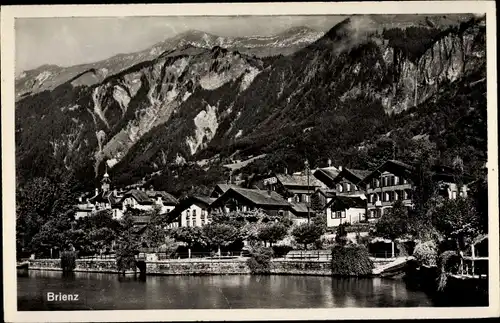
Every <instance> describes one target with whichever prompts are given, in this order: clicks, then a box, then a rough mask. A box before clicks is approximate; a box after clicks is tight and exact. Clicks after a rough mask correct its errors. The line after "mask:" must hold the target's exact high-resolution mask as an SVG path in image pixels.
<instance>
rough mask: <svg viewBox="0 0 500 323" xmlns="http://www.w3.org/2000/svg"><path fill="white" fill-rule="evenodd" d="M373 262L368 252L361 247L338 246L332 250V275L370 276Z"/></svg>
mask: <svg viewBox="0 0 500 323" xmlns="http://www.w3.org/2000/svg"><path fill="white" fill-rule="evenodd" d="M372 269H373V262H372V261H371V259H370V254H369V253H368V250H367V249H366V248H365V247H363V246H359V245H347V246H336V247H334V248H333V249H332V275H334V276H336V275H339V276H365V275H370V274H371V273H372Z"/></svg>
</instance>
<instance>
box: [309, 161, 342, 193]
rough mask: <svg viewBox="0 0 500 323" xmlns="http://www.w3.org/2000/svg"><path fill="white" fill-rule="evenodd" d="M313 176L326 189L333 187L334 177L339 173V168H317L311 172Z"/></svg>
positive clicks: (334, 183)
mask: <svg viewBox="0 0 500 323" xmlns="http://www.w3.org/2000/svg"><path fill="white" fill-rule="evenodd" d="M312 174H313V176H314V177H315V178H316V179H317V180H319V181H320V182H321V183H322V184H323V186H324V187H326V188H328V189H335V187H336V184H337V183H336V182H335V178H337V176H338V175H339V174H340V170H339V169H338V168H337V167H334V166H328V167H323V168H317V169H316V170H314V171H313V172H312Z"/></svg>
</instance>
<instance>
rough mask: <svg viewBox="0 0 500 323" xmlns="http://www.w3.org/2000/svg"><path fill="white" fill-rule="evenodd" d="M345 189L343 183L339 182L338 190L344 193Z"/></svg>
mask: <svg viewBox="0 0 500 323" xmlns="http://www.w3.org/2000/svg"><path fill="white" fill-rule="evenodd" d="M343 190H344V187H342V184H337V191H339V192H340V193H342V191H343Z"/></svg>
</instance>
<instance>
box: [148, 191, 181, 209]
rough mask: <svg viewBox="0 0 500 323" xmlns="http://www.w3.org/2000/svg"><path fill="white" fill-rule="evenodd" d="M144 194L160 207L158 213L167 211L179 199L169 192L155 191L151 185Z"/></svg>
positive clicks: (172, 207)
mask: <svg viewBox="0 0 500 323" xmlns="http://www.w3.org/2000/svg"><path fill="white" fill-rule="evenodd" d="M146 194H147V195H148V197H149V198H150V199H151V200H153V201H154V203H155V204H156V205H159V206H160V207H161V209H160V213H169V212H171V211H172V210H173V209H174V208H175V207H176V206H177V205H178V204H179V201H178V200H177V199H176V198H175V197H173V196H172V195H171V194H169V193H167V192H165V191H155V190H154V188H153V187H150V189H149V190H148V191H147V192H146Z"/></svg>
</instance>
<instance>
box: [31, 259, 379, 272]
mask: <svg viewBox="0 0 500 323" xmlns="http://www.w3.org/2000/svg"><path fill="white" fill-rule="evenodd" d="M60 263H61V261H60V260H59V259H34V260H30V261H29V268H30V269H33V270H58V271H60V270H62V269H61V266H60ZM385 263H387V262H386V261H384V262H375V263H374V264H375V267H377V266H380V265H383V264H385ZM75 272H101V273H117V272H118V270H117V268H116V261H115V260H114V259H95V260H93V259H77V260H76V268H75ZM132 272H134V271H126V273H132ZM137 272H139V270H137ZM146 273H147V274H152V275H235V274H250V268H249V267H248V265H247V263H246V259H229V260H228V259H224V260H223V259H221V260H218V259H212V260H208V259H172V260H164V261H147V262H146ZM271 273H272V274H281V275H321V276H330V275H331V263H330V261H329V260H287V259H273V261H272V264H271Z"/></svg>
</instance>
